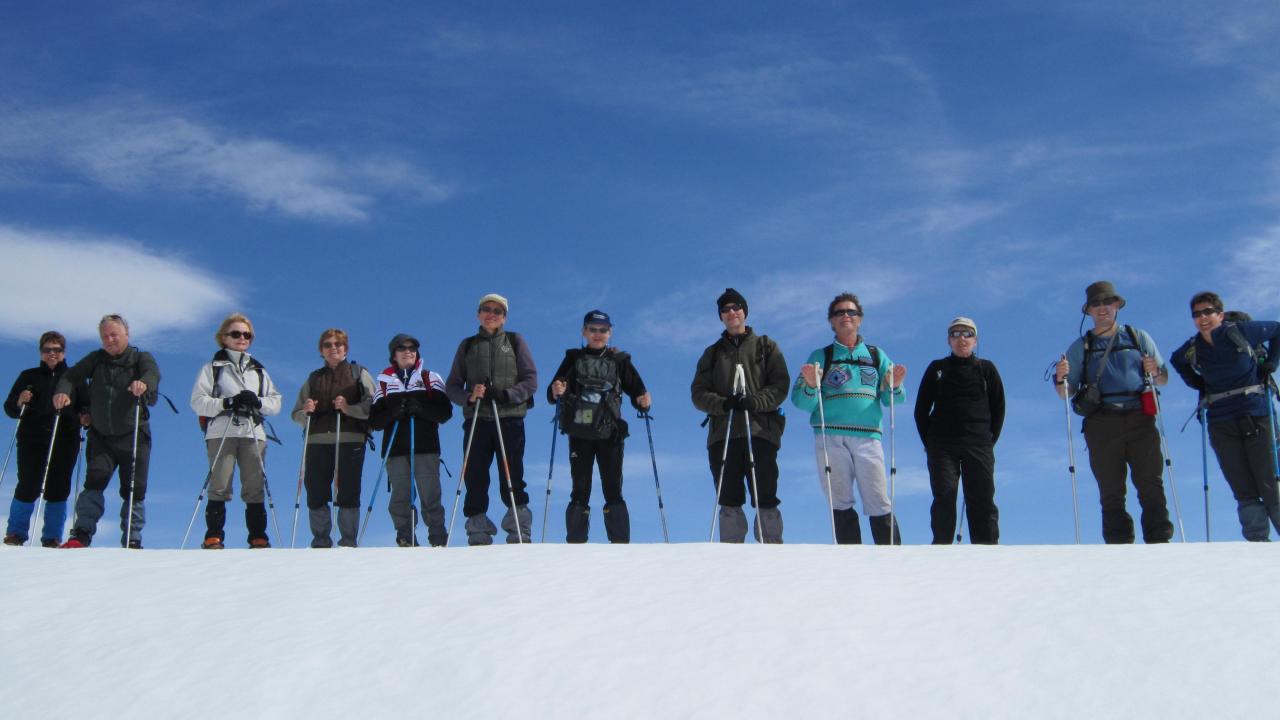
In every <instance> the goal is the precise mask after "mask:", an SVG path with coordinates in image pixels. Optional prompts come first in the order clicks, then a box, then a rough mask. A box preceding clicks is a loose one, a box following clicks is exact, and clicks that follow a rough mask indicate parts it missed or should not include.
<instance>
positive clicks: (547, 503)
mask: <svg viewBox="0 0 1280 720" xmlns="http://www.w3.org/2000/svg"><path fill="white" fill-rule="evenodd" d="M559 429H560V398H556V412H555V415H554V416H553V417H552V418H551V462H549V463H548V464H547V497H546V499H545V500H544V501H543V504H542V539H541V540H540V541H539V542H546V541H547V512H548V510H550V509H551V476H552V474H553V473H554V472H555V469H556V436H557V435H559V433H558V432H556V431H557V430H559Z"/></svg>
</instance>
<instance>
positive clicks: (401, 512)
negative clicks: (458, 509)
mask: <svg viewBox="0 0 1280 720" xmlns="http://www.w3.org/2000/svg"><path fill="white" fill-rule="evenodd" d="M413 481H414V482H413V485H414V487H416V489H417V495H418V501H419V502H420V503H421V504H422V520H423V523H424V524H425V525H426V526H427V541H428V542H430V543H431V545H432V546H433V547H439V546H442V545H444V544H445V543H446V542H447V541H448V538H449V531H448V530H447V529H446V528H445V518H444V505H442V504H441V503H440V454H439V453H414V455H413ZM387 483H388V484H390V486H391V499H390V501H389V502H388V503H387V512H388V513H389V514H390V515H391V524H392V525H394V526H395V528H396V540H397V541H398V542H412V541H413V540H414V534H415V530H414V528H415V524H416V520H417V519H416V518H415V517H414V514H413V512H412V508H413V505H412V498H411V497H410V496H411V495H412V493H411V492H410V489H411V488H410V485H409V456H408V455H396V456H393V457H390V458H388V459H387Z"/></svg>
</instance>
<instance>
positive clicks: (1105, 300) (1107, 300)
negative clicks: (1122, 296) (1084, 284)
mask: <svg viewBox="0 0 1280 720" xmlns="http://www.w3.org/2000/svg"><path fill="white" fill-rule="evenodd" d="M1115 301H1116V299H1115V298H1113V297H1111V298H1098V299H1097V300H1090V301H1089V307H1102V306H1103V305H1110V304H1111V303H1113V302H1115Z"/></svg>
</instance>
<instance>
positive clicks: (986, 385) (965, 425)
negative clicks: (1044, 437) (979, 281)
mask: <svg viewBox="0 0 1280 720" xmlns="http://www.w3.org/2000/svg"><path fill="white" fill-rule="evenodd" d="M947 344H948V345H950V346H951V354H950V355H948V356H947V357H945V358H942V359H941V360H934V361H933V362H932V363H930V364H929V367H928V369H926V370H925V371H924V377H922V378H921V379H920V392H919V394H918V395H916V413H915V414H916V429H917V430H919V431H920V441H921V442H923V443H924V447H925V452H926V454H927V456H928V461H929V486H930V488H932V490H933V506H932V507H931V508H930V510H929V514H930V524H931V526H932V528H933V544H934V545H950V544H951V539H952V535H953V534H954V533H955V530H956V487H957V484H959V483H963V485H964V499H965V507H966V509H967V513H966V514H967V516H968V518H969V537H970V538H971V539H972V541H973V542H974V543H975V544H981V545H995V544H996V543H997V542H999V540H1000V524H999V521H1000V511H999V510H998V509H997V508H996V504H995V493H996V485H995V466H996V457H995V444H996V441H998V440H999V439H1000V429H1001V428H1002V427H1003V426H1004V384H1003V383H1002V382H1001V381H1000V373H999V372H997V371H996V366H995V364H994V363H992V362H991V361H990V360H983V359H981V358H979V357H978V356H977V355H976V354H975V352H974V351H975V350H977V347H978V326H977V324H975V323H974V322H973V321H972V320H970V319H969V318H966V317H957V318H955V319H954V320H952V321H951V324H950V325H949V326H948V328H947Z"/></svg>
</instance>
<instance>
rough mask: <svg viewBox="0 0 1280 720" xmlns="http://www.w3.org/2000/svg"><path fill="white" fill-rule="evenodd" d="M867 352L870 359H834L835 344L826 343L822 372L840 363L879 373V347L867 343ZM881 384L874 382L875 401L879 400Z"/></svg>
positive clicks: (823, 352) (823, 351) (823, 349)
mask: <svg viewBox="0 0 1280 720" xmlns="http://www.w3.org/2000/svg"><path fill="white" fill-rule="evenodd" d="M867 352H869V353H871V359H870V360H868V359H867V358H864V357H860V358H854V359H852V360H836V359H835V354H836V346H835V345H834V344H831V345H828V346H826V347H824V348H822V372H823V373H824V374H825V373H826V372H827V370H828V369H830V368H831V366H832V365H834V364H836V363H840V364H842V365H854V366H858V367H869V368H872V369H873V370H875V371H876V372H877V373H879V372H880V348H878V347H876V346H875V345H867ZM881 385H883V383H881V382H877V383H876V400H877V401H879V400H880V386H881Z"/></svg>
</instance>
